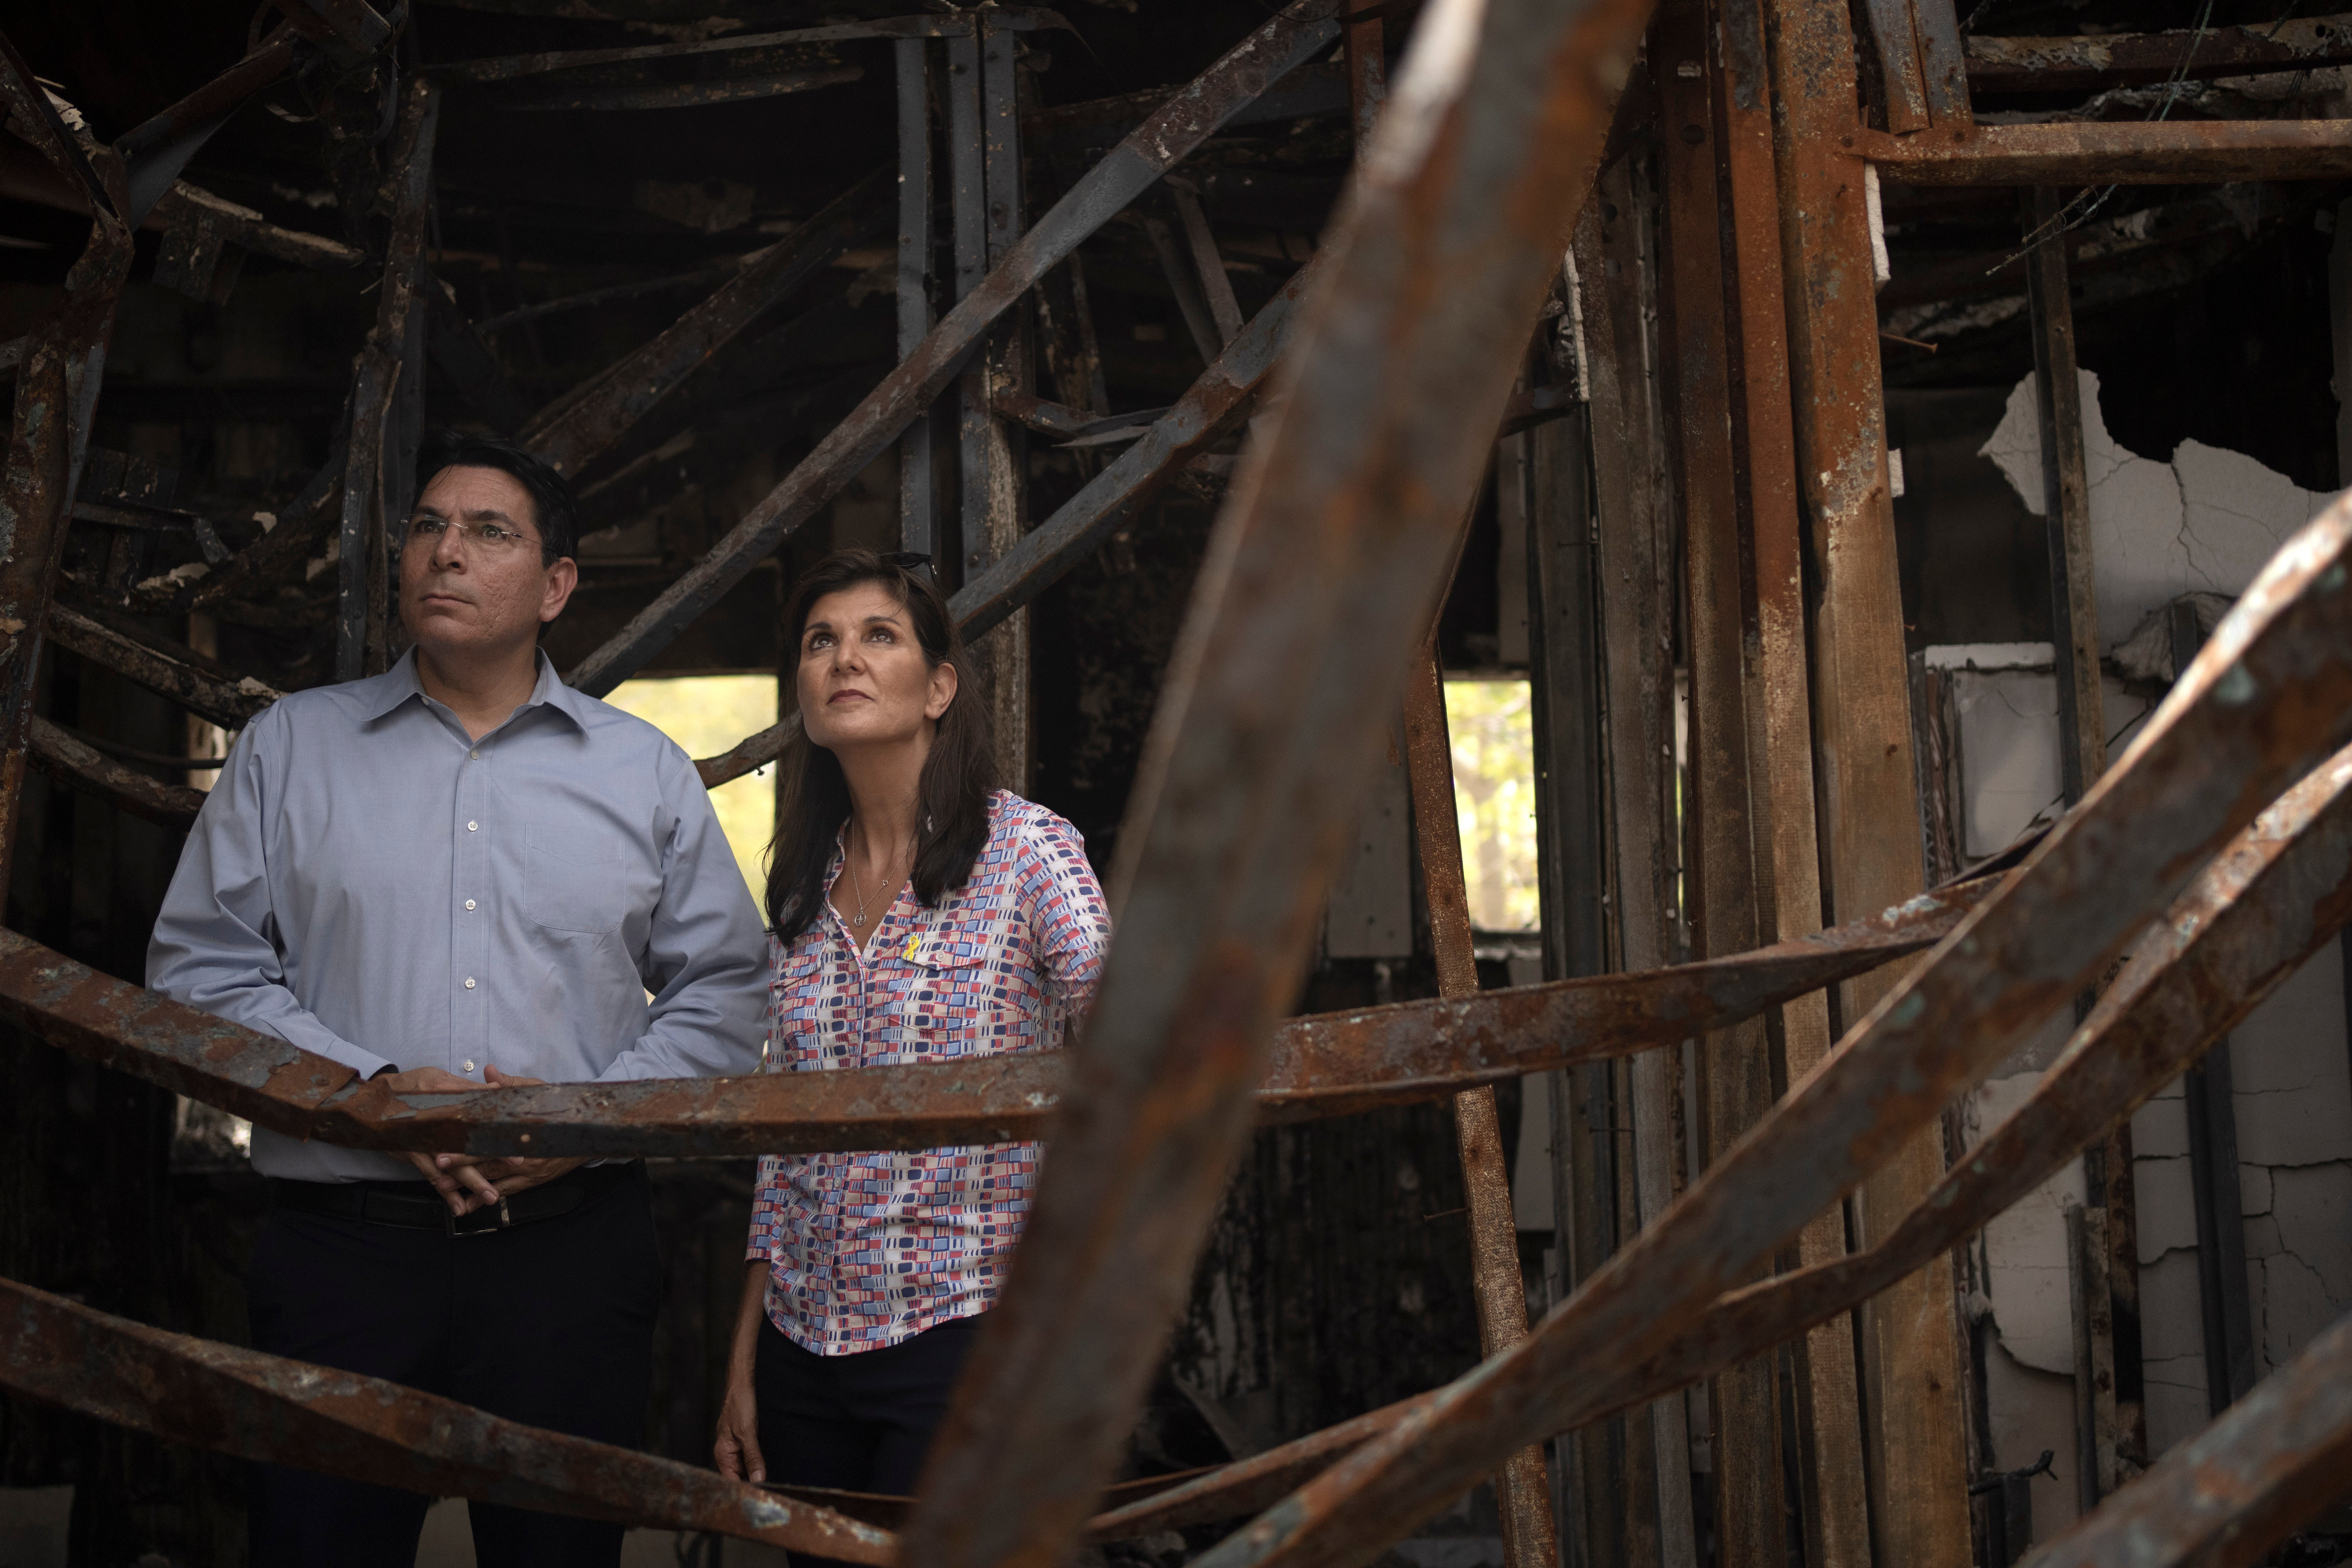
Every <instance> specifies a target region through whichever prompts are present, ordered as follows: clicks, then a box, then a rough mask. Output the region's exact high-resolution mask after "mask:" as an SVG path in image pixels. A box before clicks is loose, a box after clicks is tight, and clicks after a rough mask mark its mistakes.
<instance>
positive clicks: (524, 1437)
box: [0, 1279, 896, 1564]
mask: <svg viewBox="0 0 2352 1568" xmlns="http://www.w3.org/2000/svg"><path fill="white" fill-rule="evenodd" d="M0 1384H5V1386H6V1387H7V1388H8V1389H10V1390H11V1391H12V1392H14V1393H16V1394H23V1395H26V1396H27V1397H30V1398H33V1399H38V1400H41V1401H43V1402H45V1403H47V1404H50V1405H61V1406H63V1407H64V1408H66V1409H68V1410H73V1411H78V1412H79V1413H80V1414H82V1415H94V1416H96V1417H97V1418H98V1419H100V1420H101V1421H109V1422H111V1423H113V1424H114V1425H116V1426H128V1427H130V1428H131V1430H133V1431H137V1432H146V1433H150V1434H152V1435H153V1436H157V1437H161V1438H163V1439H164V1440H165V1441H167V1442H176V1443H188V1444H193V1445H194V1446H195V1447H202V1448H210V1449H214V1450H215V1451H217V1452H221V1453H227V1454H235V1455H236V1456H238V1457H240V1458H247V1459H258V1460H262V1461H264V1462H267V1463H272V1464H280V1465H292V1466H295V1467H297V1468H301V1469H306V1470H319V1471H323V1472H324V1473H326V1474H328V1475H332V1476H341V1477H344V1478H346V1479H352V1480H360V1481H367V1482H370V1483H373V1484H374V1485H377V1486H390V1487H399V1488H401V1489H404V1490H408V1491H416V1492H423V1493H425V1495H426V1496H428V1497H463V1498H472V1499H475V1500H478V1501H482V1502H493V1503H499V1504H502V1505H504V1506H507V1507H509V1508H529V1509H540V1510H546V1511H548V1512H552V1513H565V1514H572V1515H574V1516H577V1517H581V1518H586V1519H603V1520H612V1521H618V1522H620V1523H624V1524H634V1525H648V1526H653V1527H656V1528H661V1529H669V1530H687V1531H715V1532H717V1533H719V1534H721V1535H727V1536H732V1537H735V1538H737V1539H739V1540H743V1541H763V1542H768V1543H769V1544H770V1545H773V1546H781V1547H782V1548H784V1549H785V1550H786V1551H788V1552H806V1553H808V1554H810V1555H811V1556H815V1557H826V1558H832V1559H835V1561H838V1562H844V1563H874V1564H884V1563H891V1562H893V1561H895V1559H894V1557H893V1555H892V1552H893V1549H894V1547H895V1546H896V1542H895V1540H894V1539H893V1537H891V1536H890V1535H889V1534H888V1533H887V1532H886V1531H879V1530H876V1529H874V1528H873V1527H872V1526H870V1525H865V1524H860V1523H858V1522H857V1521H855V1520H851V1519H846V1518H844V1517H843V1516H842V1515H840V1514H838V1513H835V1512H834V1511H833V1510H830V1509H824V1508H814V1507H811V1506H809V1505H807V1504H805V1503H801V1502H796V1501H794V1500H791V1499H788V1498H783V1497H779V1496H778V1495H776V1494H775V1493H773V1492H770V1491H766V1490H763V1489H760V1488H758V1487H753V1486H748V1485H745V1484H744V1483H743V1482H740V1481H731V1480H729V1479H725V1478H724V1477H722V1476H720V1475H719V1474H717V1473H716V1472H715V1471H711V1470H708V1469H704V1468H700V1467H698V1466H694V1465H682V1464H679V1463H678V1462H677V1461H676V1460H674V1459H658V1458H654V1457H653V1456H651V1455H649V1454H639V1453H635V1452H633V1451H631V1450H630V1449H627V1448H620V1447H614V1446H613V1445H611V1444H609V1443H593V1442H590V1441H589V1440H588V1439H586V1438H584V1437H572V1436H565V1435H564V1434H562V1433H560V1432H550V1431H547V1430H545V1429H544V1428H541V1427H537V1426H524V1425H523V1424H522V1423H520V1422H518V1421H507V1420H502V1419H500V1418H499V1417H498V1416H495V1415H488V1413H486V1412H484V1411H480V1410H477V1409H475V1408H473V1407H472V1406H470V1405H460V1404H458V1403H457V1401H456V1400H453V1399H443V1398H440V1397H438V1396H436V1395H435V1394H425V1393H420V1392H419V1391H417V1390H415V1389H413V1388H404V1387H402V1386H401V1385H400V1384H396V1383H387V1382H385V1381H384V1380H383V1379H382V1378H374V1377H362V1376H361V1375H360V1374H358V1373H348V1372H339V1371H336V1370H334V1369H332V1368H328V1367H320V1366H313V1365H311V1364H310V1363H307V1362H299V1361H289V1360H287V1359H285V1358H284V1357H281V1356H273V1355H264V1354H263V1353H261V1352H259V1351H250V1350H245V1349H241V1348H239V1347H237V1346H235V1345H225V1344H221V1343H219V1342H216V1341H212V1340H200V1339H196V1338H194V1337H193V1336H191V1335H188V1334H174V1333H168V1332H166V1331H163V1330H162V1329H153V1328H149V1327H148V1326H147V1325H146V1324H144V1323H136V1322H132V1321H130V1320H129V1319H127V1318H118V1317H115V1316H113V1315H112V1314H111V1313H108V1312H100V1311H96V1310H92V1309H90V1308H89V1307H85V1306H82V1305H80V1304H79V1302H75V1301H69V1300H66V1299H65V1298H63V1297H61V1296H52V1295H50V1294H49V1293H48V1292H47V1291H46V1290H37V1289H33V1288H32V1287H31V1286H29V1285H20V1284H18V1283H16V1281H15V1280H13V1279H0Z"/></svg>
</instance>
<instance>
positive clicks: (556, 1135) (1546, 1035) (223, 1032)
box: [0, 786, 1991, 1155]
mask: <svg viewBox="0 0 2352 1568" xmlns="http://www.w3.org/2000/svg"><path fill="white" fill-rule="evenodd" d="M158 787H160V786H158ZM1990 885H1991V884H1990V879H1979V880H1978V881H1975V882H1966V883H1960V884H1958V885H1957V886H1954V887H1951V888H1948V889H1942V890H1941V891H1939V892H1938V893H1936V894H1933V895H1929V896H1927V897H1925V898H1921V899H1918V900H1913V902H1912V903H1910V904H1909V905H1906V906H1905V907H1904V908H1903V909H1900V910H1888V911H1887V912H1886V913H1885V914H1884V915H1879V916H1875V917H1874V918H1872V919H1870V920H1867V921H1856V922H1855V923H1854V924H1853V925H1850V926H1842V927H1839V928H1838V929H1836V930H1834V931H1822V932H1818V933H1816V934H1814V935H1811V936H1807V937H1802V938H1799V939H1797V940H1796V941H1793V942H1783V943H1781V944H1780V946H1778V947H1773V948H1766V949H1763V950H1761V951H1759V952H1752V953H1743V954H1740V955H1738V957H1735V958H1727V959H1714V960H1709V961H1707V962H1706V963H1689V964H1683V965H1680V966H1678V967H1675V968H1672V969H1661V970H1653V971H1650V972H1648V973H1640V974H1611V975H1601V976H1597V977H1594V978H1591V979H1584V980H1569V981H1559V982H1555V983H1553V984H1546V985H1530V986H1522V987H1518V988H1516V989H1513V990H1507V991H1487V992H1482V993H1480V994H1477V995H1475V996H1473V997H1467V998H1465V999H1462V1000H1460V1001H1421V1002H1402V1003H1398V1004H1395V1005H1391V1006H1385V1007H1370V1008H1365V1009H1362V1010H1360V1011H1357V1012H1352V1013H1331V1014H1323V1015H1319V1016H1309V1017H1304V1018H1293V1019H1290V1020H1288V1021H1286V1023H1284V1024H1283V1025H1282V1026H1281V1027H1280V1028H1279V1029H1278V1030H1276V1035H1275V1038H1274V1044H1273V1048H1272V1050H1271V1052H1270V1053H1269V1058H1270V1060H1269V1068H1268V1073H1267V1077H1266V1079H1265V1086H1264V1087H1263V1088H1262V1089H1260V1091H1259V1093H1258V1096H1257V1105H1258V1116H1259V1120H1260V1121H1262V1122H1276V1121H1305V1120H1308V1119H1312V1118H1320V1117H1328V1116H1340V1115H1348V1114H1351V1113H1353V1112H1356V1111H1360V1110H1370V1109H1372V1108H1373V1107H1375V1106H1381V1105H1394V1104H1403V1103H1410V1102H1412V1101H1416V1100H1430V1099H1434V1098H1437V1097H1438V1096H1441V1095H1444V1094H1448V1093H1452V1092H1455V1091H1458V1090H1460V1089H1465V1088H1471V1087H1475V1086H1476V1085H1479V1084H1482V1083H1495V1082H1499V1081H1500V1080H1502V1079H1507V1078H1516V1077H1518V1076H1520V1075H1521V1074H1524V1073H1528V1072H1535V1071H1539V1070H1542V1069H1543V1068H1548V1067H1552V1066H1558V1065H1561V1064H1563V1063H1568V1062H1576V1061H1592V1060H1600V1059H1603V1058H1609V1057H1614V1056H1621V1055H1624V1054H1626V1053H1628V1052H1632V1051H1637V1050H1643V1049H1645V1048H1648V1047H1653V1046H1656V1045H1658V1044H1661V1043H1663V1042H1668V1041H1673V1040H1677V1039H1680V1038H1682V1037H1685V1036H1686V1035H1688V1034H1690V1033H1692V1032H1693V1031H1695V1030H1697V1029H1703V1028H1709V1027H1719V1026H1722V1025H1724V1024H1727V1023H1728V1022H1731V1021H1733V1020H1736V1019H1738V1018H1744V1017H1751V1016H1755V1015H1756V1014H1757V1013H1759V1012H1761V1011H1762V1010H1764V1009H1765V1008H1767V1007H1769V1006H1772V1005H1776V1004H1777V1003H1780V1002H1781V1001H1785V1000H1786V999H1787V998H1788V997H1790V996H1794V995H1799V994H1803V993H1804V992H1807V991H1811V990H1817V989H1819V988H1820V987H1822V986H1823V985H1832V984H1836V983H1837V982H1839V981H1841V980H1843V979H1846V978H1848V977H1850V976H1852V975H1854V974H1858V973H1863V972H1864V971H1866V970H1868V969H1870V968H1872V967H1874V966H1875V965H1877V964H1880V963H1885V962H1887V961H1888V960H1890V959H1894V958H1899V957H1902V956H1903V955H1905V954H1906V953H1911V952H1918V951H1919V950H1921V949H1922V948H1926V947H1929V946H1932V945H1933V944H1934V943H1935V942H1937V940H1938V939H1940V938H1941V937H1942V936H1943V935H1944V933H1945V932H1946V931H1949V930H1950V929H1951V927H1952V926H1953V925H1954V924H1956V923H1957V922H1958V920H1959V919H1960V917H1961V916H1962V915H1963V914H1964V913H1966V911H1967V910H1969V908H1971V907H1972V906H1973V905H1974V903H1975V902H1976V900H1979V899H1980V898H1982V897H1983V896H1984V895H1985V894H1986V893H1987V892H1989V891H1990ZM0 1017H5V1018H8V1019H10V1020H12V1021H14V1022H16V1023H17V1024H19V1025H20V1026H23V1027H25V1028H26V1029H27V1030H30V1031H31V1032H33V1033H35V1034H37V1035H39V1036H40V1037H42V1038H43V1039H45V1040H47V1042H48V1043H49V1044H51V1045H53V1046H56V1047H58V1048H59V1049H61V1050H66V1051H69V1052H72V1053H73V1054H74V1055H77V1056H80V1057H86V1058H89V1059H91V1060H93V1061H97V1062H99V1063H100V1064H101V1065H103V1066H106V1067H110V1068H115V1069H117V1070H118V1071H122V1072H128V1073H131V1074H132V1075H133V1076H135V1077H138V1078H142V1079H146V1080H147V1081H149V1082H151V1083H155V1084H159V1085H161V1086H162V1087H163V1088H165V1089H171V1090H173V1092H174V1093H178V1094H184V1095H186V1096H188V1097H189V1098H190V1099H192V1100H201V1101H203V1102H204V1103H205V1104H207V1105H214V1106H217V1107H219V1108H220V1109H221V1110H226V1111H229V1112H231V1113H233V1114H235V1115H238V1116H242V1117H245V1118H246V1119H247V1120H248V1121H253V1122H256V1123H257V1124H258V1125H260V1126H263V1127H267V1128H269V1129H271V1130H272V1131H278V1132H283V1133H285V1134H287V1135H288V1136H289V1137H294V1138H318V1139H321V1140H323V1141H326V1142H337V1143H342V1144H344V1145H346V1146H351V1147H370V1148H416V1149H447V1150H450V1151H452V1152H472V1153H491V1152H509V1153H532V1152H577V1153H594V1154H605V1155H621V1154H715V1153H774V1152H778V1151H782V1152H818V1151H824V1150H844V1149H859V1150H866V1149H886V1148H900V1149H924V1148H934V1147H937V1146H939V1145H940V1144H943V1143H955V1142H991V1141H1001V1140H1004V1139H1011V1138H1026V1137H1035V1136H1038V1135H1040V1134H1042V1133H1043V1132H1044V1131H1045V1130H1046V1127H1047V1125H1048V1122H1049V1121H1050V1118H1051V1116H1052V1115H1053V1113H1054V1110H1055V1107H1056V1106H1057V1105H1058V1104H1059V1102H1060V1099H1061V1096H1062V1093H1063V1090H1064V1088H1065V1086H1066V1079H1067V1075H1068V1070H1069V1069H1068V1066H1067V1058H1066V1057H1064V1056H1062V1055H1061V1054H1059V1053H1047V1054H1039V1055H1023V1056H1008V1057H987V1058H978V1059H975V1060H971V1061H967V1062H934V1063H925V1064H920V1065H916V1066H908V1067H892V1068H853V1069H845V1070H842V1071H837V1072H824V1073H758V1074H753V1075H752V1076H751V1077H749V1078H740V1079H664V1080H658V1081H654V1082H646V1083H639V1084H551V1085H548V1086H545V1087H543V1088H539V1089H492V1090H488V1091H478V1092H473V1093H467V1094H448V1095H411V1096H407V1097H405V1098H401V1097H395V1096H393V1095H392V1094H391V1093H390V1092H389V1091H388V1090H387V1089H384V1088H383V1085H381V1084H376V1085H365V1086H363V1085H361V1084H359V1083H358V1082H357V1081H356V1079H357V1075H356V1074H354V1073H353V1072H352V1070H351V1069H350V1068H347V1067H344V1066H342V1065H341V1063H338V1062H334V1061H331V1060H329V1059H328V1058H325V1057H319V1056H313V1055H311V1054H310V1053H309V1052H307V1051H304V1050H301V1049H299V1047H294V1046H290V1045H288V1044H287V1043H286V1042H285V1041H283V1040H280V1039H278V1038H277V1037H275V1036H271V1035H264V1034H259V1033H257V1032H255V1031H253V1030H249V1029H247V1028H245V1027H243V1026H240V1025H236V1024H233V1023H230V1022H228V1021H227V1020H226V1019H223V1018H216V1017H214V1016H212V1015H211V1014H209V1013H205V1012H200V1011H198V1010H197V1009H195V1008H193V1007H187V1006H183V1005H181V1004H179V1003H177V1002H173V1000H171V999H170V998H169V997H166V996H164V995H163V994H160V993H157V992H153V991H145V990H142V989H141V988H140V987H138V986H135V985H131V984H128V983H126V982H123V981H120V980H116V979H114V978H112V977H111V976H110V975H105V974H101V973H98V972H97V971H95V970H93V969H90V968H89V967H88V966H87V965H85V964H82V963H77V962H75V961H74V960H72V959H69V958H68V957H66V956H65V955H64V954H62V953H59V952H54V951H52V950H51V949H49V948H47V947H43V946H42V945H41V944H40V943H38V942H34V941H33V940H32V939H30V938H29V937H26V936H22V935H20V934H18V933H16V932H15V931H0Z"/></svg>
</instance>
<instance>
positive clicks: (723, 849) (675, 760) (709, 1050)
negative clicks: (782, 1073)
mask: <svg viewBox="0 0 2352 1568" xmlns="http://www.w3.org/2000/svg"><path fill="white" fill-rule="evenodd" d="M658 766H659V767H660V768H661V770H662V789H661V796H662V802H663V810H662V813H661V819H660V820H659V821H657V822H656V824H655V825H654V826H655V831H656V834H657V835H658V836H659V837H661V839H662V841H663V842H662V891H661V903H660V905H659V907H657V908H656V910H654V915H653V921H652V926H651V930H650V931H649V932H648V933H647V936H646V951H645V953H644V954H643V956H642V957H641V958H640V959H639V961H638V973H639V974H640V975H641V976H642V977H643V979H644V981H645V984H646V990H648V991H650V992H652V993H653V994H654V999H653V1005H652V1009H651V1016H650V1018H649V1021H648V1022H647V1024H646V1032H645V1033H644V1034H643V1035H641V1036H639V1037H638V1038H637V1040H636V1042H635V1044H634V1045H632V1046H630V1047H629V1048H628V1049H626V1050H625V1051H623V1052H622V1053H621V1054H620V1055H619V1056H618V1057H615V1058H614V1059H613V1065H612V1066H610V1067H608V1068H605V1069H604V1072H603V1073H601V1074H599V1075H598V1078H597V1081H598V1082H600V1083H612V1082H616V1081H621V1080H625V1079H657V1078H738V1077H741V1076H742V1075H744V1074H746V1073H750V1072H752V1071H755V1070H757V1068H759V1065H760V1030H761V1015H762V1012H763V1010H764V1007H765V992H766V981H767V975H766V970H767V964H766V953H767V935H766V932H765V931H764V930H763V929H762V928H761V923H760V911H759V910H758V909H756V908H755V907H754V906H753V905H752V902H751V889H748V888H746V887H745V886H744V885H743V873H742V871H741V870H740V868H738V867H737V865H736V862H735V851H734V849H733V848H732V847H730V845H729V844H728V842H727V835H726V834H725V833H723V832H721V831H720V829H719V814H718V813H717V812H716V811H714V810H712V809H711V805H710V792H709V790H707V789H705V788H704V787H703V784H702V780H701V778H700V777H699V776H698V774H697V773H695V771H694V763H692V762H691V761H690V760H689V759H688V757H687V755H686V753H685V752H681V751H679V750H677V748H676V747H671V748H669V749H668V750H667V751H666V752H664V753H663V755H662V760H661V762H660V763H659V764H658Z"/></svg>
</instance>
